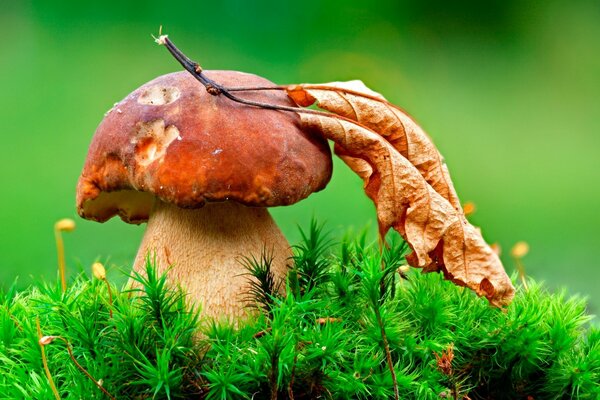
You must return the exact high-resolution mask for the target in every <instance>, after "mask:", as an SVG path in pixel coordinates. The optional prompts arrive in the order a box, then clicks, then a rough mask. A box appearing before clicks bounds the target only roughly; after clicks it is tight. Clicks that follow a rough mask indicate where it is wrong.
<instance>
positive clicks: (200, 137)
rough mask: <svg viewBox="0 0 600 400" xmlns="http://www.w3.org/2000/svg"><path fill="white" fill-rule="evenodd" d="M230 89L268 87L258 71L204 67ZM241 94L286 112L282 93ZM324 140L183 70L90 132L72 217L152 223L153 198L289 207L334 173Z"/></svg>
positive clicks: (292, 119) (129, 100) (149, 86)
mask: <svg viewBox="0 0 600 400" xmlns="http://www.w3.org/2000/svg"><path fill="white" fill-rule="evenodd" d="M205 74H206V75H207V76H208V77H209V78H211V79H213V80H214V81H216V82H218V83H220V84H222V85H224V86H228V87H235V86H268V85H272V83H271V82H269V81H267V80H265V79H263V78H260V77H258V76H256V75H251V74H246V73H241V72H234V71H205ZM238 95H239V96H240V97H244V98H247V99H250V100H254V101H260V102H264V103H270V104H278V105H285V106H292V105H293V104H292V102H291V101H290V100H289V99H288V98H287V95H286V94H285V93H283V92H281V91H278V90H273V91H254V92H238ZM331 168H332V166H331V153H330V150H329V147H328V145H327V143H326V142H325V140H324V139H322V138H319V137H316V136H314V135H312V134H311V133H310V132H309V131H304V130H302V129H301V128H300V123H299V118H298V116H297V115H296V114H295V113H293V112H286V111H275V110H267V109H261V108H256V107H252V106H247V105H243V104H240V103H236V102H233V101H231V100H229V99H227V98H225V97H224V96H222V95H220V96H212V95H210V94H208V93H207V92H206V89H205V88H204V86H202V85H201V84H200V83H199V82H198V81H197V80H196V79H194V78H193V77H192V76H191V75H190V74H188V73H187V72H178V73H172V74H168V75H164V76H161V77H158V78H156V79H154V80H152V81H150V82H148V83H146V84H145V85H143V86H142V87H140V88H139V89H137V90H136V91H134V92H133V93H131V94H130V95H128V96H127V97H126V98H125V99H123V100H122V101H121V102H120V103H118V104H116V105H115V106H114V107H113V108H112V109H111V110H110V111H109V112H108V113H107V115H106V116H105V118H104V120H103V121H102V122H101V124H100V126H99V127H98V129H97V130H96V133H95V135H94V138H93V139H92V143H91V145H90V149H89V152H88V156H87V159H86V162H85V165H84V167H83V172H82V173H81V176H80V178H79V182H78V184H77V211H78V212H79V215H81V216H82V217H84V218H87V219H92V220H96V221H106V220H107V219H109V218H111V217H113V216H114V215H119V216H120V217H121V218H122V219H123V220H124V221H126V222H130V223H140V222H144V221H146V220H147V219H148V216H149V213H150V210H151V208H152V204H153V201H154V197H155V196H156V197H158V198H160V199H161V200H163V201H165V202H169V203H173V204H176V205H177V206H179V207H183V208H197V207H202V206H203V205H204V203H205V202H207V201H225V200H233V201H237V202H239V203H242V204H245V205H248V206H257V207H270V206H278V205H288V204H293V203H295V202H297V201H299V200H301V199H303V198H305V197H307V196H308V195H309V194H311V193H312V192H315V191H318V190H321V189H323V188H324V187H325V186H326V185H327V183H328V182H329V179H330V177H331Z"/></svg>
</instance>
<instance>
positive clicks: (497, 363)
mask: <svg viewBox="0 0 600 400" xmlns="http://www.w3.org/2000/svg"><path fill="white" fill-rule="evenodd" d="M322 236H323V235H322V229H321V228H320V227H319V226H317V225H316V224H312V225H311V227H310V229H309V231H308V232H306V233H303V234H302V237H303V241H302V242H301V243H300V244H299V245H298V246H295V256H294V259H293V263H294V266H293V268H292V270H291V272H290V278H289V279H288V282H287V283H286V285H287V293H288V295H287V296H285V297H278V296H275V295H274V293H277V291H276V290H274V289H275V288H276V285H277V284H279V283H278V282H273V279H272V276H271V275H270V271H269V268H268V267H269V257H268V256H267V255H265V254H262V255H257V256H256V258H253V257H250V258H247V259H246V260H245V264H246V266H247V268H248V271H249V274H251V275H254V276H256V277H257V278H258V282H257V283H256V284H255V285H253V286H252V291H251V293H250V294H249V297H248V300H249V305H255V306H256V308H257V310H258V313H259V314H258V315H257V316H256V318H254V319H251V320H248V321H246V322H244V323H242V324H240V326H238V327H237V328H234V327H233V326H231V325H229V324H227V323H222V322H216V321H206V320H203V319H202V318H200V313H198V312H197V311H195V310H191V309H190V308H189V307H188V306H187V305H186V302H185V297H184V295H183V293H181V291H180V290H178V289H177V288H174V287H172V286H169V284H168V282H167V280H166V278H165V277H164V276H157V275H156V272H155V269H154V268H153V265H152V263H150V262H149V263H148V266H147V276H146V277H142V276H137V277H136V279H137V280H138V281H139V282H140V290H139V292H138V293H132V292H127V291H123V290H118V289H117V288H116V287H114V286H111V291H112V295H113V302H112V305H111V304H110V303H109V298H108V291H107V287H106V285H105V284H104V282H102V281H98V280H95V279H89V278H88V277H86V276H83V275H81V276H79V277H78V278H77V279H75V280H74V281H73V282H71V283H70V285H69V288H68V290H67V291H66V292H65V293H62V291H61V290H60V286H59V285H58V284H56V283H52V284H50V283H45V282H42V283H39V284H37V285H34V286H32V287H30V288H29V289H27V290H25V291H21V292H18V291H16V290H14V289H9V290H8V291H5V292H2V293H0V398H10V399H20V398H35V399H54V398H55V397H54V395H53V393H52V391H51V389H50V386H49V384H48V379H47V377H46V375H45V373H44V369H43V365H42V359H41V353H40V346H39V344H38V335H37V331H36V318H39V321H40V324H41V327H42V331H43V334H44V335H59V336H61V337H64V338H65V339H67V341H68V342H69V343H70V345H71V347H72V351H73V355H74V357H75V359H76V360H77V361H78V363H79V364H81V365H82V366H83V367H84V368H85V369H86V370H87V371H88V372H89V373H90V374H91V375H92V376H93V377H94V378H95V379H96V380H99V381H100V380H101V382H102V387H103V388H105V389H106V390H107V391H108V392H109V393H111V394H112V395H113V396H115V397H117V398H133V399H145V398H156V399H165V398H166V399H183V398H207V399H229V398H246V399H250V398H255V399H258V398H267V399H268V398H280V399H284V398H290V397H292V396H293V397H294V398H295V399H306V398H315V397H318V396H322V397H324V398H339V399H345V398H363V399H374V398H375V399H385V398H393V397H394V387H396V388H397V390H398V393H399V396H400V398H404V399H410V398H414V399H428V398H431V399H438V398H441V397H447V398H466V397H465V396H468V398H470V399H473V400H474V399H489V398H494V399H503V398H506V399H515V398H528V396H531V397H532V398H535V399H536V400H537V399H570V398H580V399H597V398H598V396H600V383H599V382H600V332H599V331H598V329H596V328H593V327H590V323H589V322H590V320H591V318H592V317H591V316H589V315H587V314H586V310H585V301H584V300H583V299H580V298H576V297H568V296H567V295H566V294H565V293H564V292H559V293H549V292H548V291H547V290H546V289H544V287H543V285H542V284H539V283H536V282H534V281H531V280H530V281H529V290H528V291H524V290H523V289H521V288H520V289H519V290H518V292H517V295H516V297H515V300H514V302H513V304H512V305H511V306H510V307H508V309H507V310H505V311H502V310H498V309H495V308H491V307H490V306H489V305H488V304H487V302H486V301H485V300H483V299H481V298H478V297H476V296H474V295H473V294H472V293H471V292H470V291H468V290H466V289H464V288H459V287H456V286H454V285H453V284H451V283H449V282H447V281H444V280H442V279H441V276H440V275H439V274H421V273H420V272H419V271H412V272H410V273H408V275H407V276H402V275H400V274H399V273H398V272H397V271H398V267H399V266H400V265H402V264H404V255H405V254H406V252H407V250H408V249H407V246H406V245H405V244H404V243H403V242H402V241H401V240H398V239H397V238H396V239H393V240H392V241H391V243H392V245H391V246H390V248H389V249H388V250H386V251H384V252H383V254H380V253H379V251H378V250H377V247H373V246H368V245H366V244H365V241H364V237H363V239H361V238H359V239H358V240H355V241H350V240H343V241H342V243H341V245H339V246H332V245H331V242H330V241H328V240H324V239H323V238H322ZM334 247H335V248H334ZM109 310H112V314H113V315H112V317H111V316H110V313H109ZM198 332H202V334H203V339H201V340H196V339H195V338H197V337H198ZM45 350H46V354H47V357H48V367H49V370H50V371H51V374H52V377H53V380H54V382H55V383H56V385H57V387H58V390H59V392H60V395H61V397H62V398H64V399H80V398H105V395H104V394H103V393H102V392H101V391H100V390H99V389H98V388H97V387H96V385H95V383H94V382H92V380H90V379H89V378H87V377H86V376H85V375H84V374H83V373H82V371H80V370H79V369H78V368H77V366H76V365H75V364H74V363H73V361H72V360H71V358H70V357H69V354H68V351H67V349H66V344H65V343H63V342H62V341H59V340H55V341H54V342H52V343H51V344H49V345H47V346H46V347H45ZM444 360H446V361H450V362H449V364H447V365H445V366H444V363H443V361H444ZM390 363H391V365H392V367H393V372H394V375H395V377H393V376H392V373H391V368H390Z"/></svg>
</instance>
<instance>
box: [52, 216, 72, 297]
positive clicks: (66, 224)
mask: <svg viewBox="0 0 600 400" xmlns="http://www.w3.org/2000/svg"><path fill="white" fill-rule="evenodd" d="M73 230H75V221H73V220H72V219H70V218H63V219H61V220H58V221H56V223H55V224H54V237H55V239H56V253H57V255H58V273H59V275H60V285H61V288H62V291H63V292H64V291H65V290H67V279H66V266H65V245H64V243H63V239H62V235H61V232H71V231H73Z"/></svg>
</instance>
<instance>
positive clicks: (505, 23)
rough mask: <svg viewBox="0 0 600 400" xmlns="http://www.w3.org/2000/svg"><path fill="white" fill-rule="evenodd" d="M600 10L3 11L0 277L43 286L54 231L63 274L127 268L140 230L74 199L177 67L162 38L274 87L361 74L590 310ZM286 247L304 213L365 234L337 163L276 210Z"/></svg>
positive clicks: (368, 209)
mask: <svg viewBox="0 0 600 400" xmlns="http://www.w3.org/2000/svg"><path fill="white" fill-rule="evenodd" d="M599 21H600V3H598V1H587V2H586V1H574V2H562V1H553V0H550V1H546V2H538V1H533V0H525V1H516V0H508V1H506V0H492V1H486V2H481V1H475V0H468V1H459V2H444V1H439V0H428V1H419V0H406V1H391V0H390V1H379V2H376V1H374V2H362V1H343V2H342V1H328V2H321V1H317V0H305V1H302V2H275V1H233V0H232V1H222V2H203V1H194V2H193V1H188V2H165V1H144V2H132V1H116V0H107V1H103V2H82V1H60V2H45V1H39V2H35V1H23V0H16V1H10V2H9V1H7V0H2V5H1V8H0V26H1V27H2V32H3V35H2V40H0V89H1V93H2V95H0V113H1V114H0V115H1V116H2V122H3V124H2V127H1V128H0V130H1V138H2V142H1V145H0V160H1V161H0V162H1V163H2V164H1V168H0V182H1V183H2V193H1V196H0V228H1V229H0V235H1V236H0V251H1V259H0V260H1V262H0V265H1V266H0V282H2V284H3V285H7V284H9V283H11V282H12V281H13V280H14V278H15V277H16V276H17V275H19V276H20V278H19V282H20V284H21V285H25V284H27V283H28V282H31V277H40V276H45V277H50V278H54V276H55V269H56V267H55V266H56V254H55V253H56V250H55V247H54V238H53V231H52V228H53V224H54V222H55V221H56V220H57V219H59V218H62V217H71V218H74V219H75V220H76V221H77V224H78V227H77V230H76V231H74V232H72V233H68V234H65V244H66V251H67V260H68V264H69V266H70V269H71V271H74V270H77V269H78V268H84V269H86V270H87V269H88V268H89V266H90V264H91V263H92V262H93V261H94V260H96V259H100V260H102V261H104V262H107V263H108V264H109V265H110V266H113V269H112V271H113V272H112V274H113V275H114V276H117V275H118V273H117V272H116V270H117V269H118V268H123V269H126V268H127V266H128V265H129V263H130V262H131V260H132V259H133V257H134V255H135V252H136V249H137V245H138V243H139V240H140V237H141V235H142V233H143V229H144V228H143V226H141V227H137V226H131V225H126V224H124V223H122V222H121V221H119V220H112V221H109V222H108V223H106V224H104V225H100V224H97V223H93V222H88V221H83V220H81V219H79V218H78V217H77V216H76V214H75V210H74V201H75V200H74V190H75V184H76V181H77V177H78V175H79V172H80V170H81V167H82V165H83V161H84V157H85V155H86V152H87V146H88V144H89V142H90V139H91V137H92V134H93V132H94V130H95V127H96V126H97V124H98V123H99V122H100V120H101V119H102V117H103V114H104V112H105V111H107V110H108V109H109V108H111V106H112V104H113V103H115V102H116V101H118V100H120V99H121V98H123V97H124V96H125V95H127V94H128V93H129V92H130V91H132V90H133V89H135V88H136V87H138V86H140V85H141V84H142V83H144V82H146V81H148V80H150V79H152V78H154V77H155V76H157V75H160V74H163V73H167V72H170V71H174V70H178V69H179V66H178V65H177V64H176V62H175V61H174V60H173V59H172V58H171V57H170V56H169V55H168V54H167V52H166V50H165V49H163V48H160V47H158V46H157V45H155V44H154V42H153V41H152V39H151V37H150V34H156V33H157V32H158V27H159V25H161V24H162V25H163V26H164V32H165V33H168V34H169V35H170V37H171V38H172V39H173V40H174V42H175V43H177V45H178V46H180V48H181V49H183V50H184V51H185V52H186V53H188V55H189V56H190V57H191V58H193V59H196V60H198V61H200V62H201V63H202V65H203V66H204V67H205V68H207V69H236V70H241V71H246V72H253V73H256V74H259V75H262V76H265V77H267V78H269V79H271V80H272V81H274V82H277V83H282V84H283V83H299V82H327V81H333V80H347V79H356V78H359V79H362V80H363V81H364V82H365V83H366V84H367V85H368V86H370V87H371V88H373V89H374V90H377V91H379V92H381V93H383V94H384V95H385V96H387V98H388V99H390V100H391V101H392V102H394V103H396V104H398V105H400V106H401V107H403V108H404V109H406V110H408V111H409V113H411V114H412V115H413V116H414V117H415V118H416V120H417V121H419V122H420V123H421V124H422V125H423V126H424V128H425V129H426V130H427V131H428V132H429V134H430V135H431V136H432V137H433V139H434V141H435V143H436V144H437V146H438V147H439V149H440V151H441V152H442V154H443V155H444V156H445V158H446V160H447V162H448V165H449V167H450V172H451V174H452V177H453V179H454V182H455V184H456V187H457V190H458V193H459V195H460V196H461V199H462V201H463V202H465V201H473V202H474V203H475V204H476V205H477V212H476V214H475V215H474V216H473V217H471V220H472V221H473V222H474V223H475V224H476V225H479V226H481V227H482V229H483V231H484V235H485V237H486V238H487V240H488V241H489V242H498V243H500V245H501V247H502V249H503V250H504V252H503V260H504V262H505V265H506V268H507V270H508V271H509V272H510V271H513V270H514V263H513V262H512V261H511V260H510V257H509V256H508V253H509V250H510V248H511V247H512V245H513V244H514V243H515V242H516V241H519V240H526V241H527V242H529V244H530V245H531V252H530V254H529V255H528V256H527V257H526V258H525V259H524V262H525V265H526V267H527V271H528V273H529V274H530V275H532V276H534V277H535V278H538V279H542V280H545V281H546V282H547V283H549V284H550V285H551V286H552V287H562V286H566V287H568V288H569V290H570V292H571V293H581V294H583V295H586V296H589V297H590V298H591V301H592V305H591V311H592V312H598V310H600V290H599V281H600V261H598V257H597V256H596V252H597V251H598V247H599V244H600V243H599V241H600V240H599V239H600V212H598V210H599V208H600V179H599V178H600V22H599ZM273 214H274V216H275V218H276V219H277V221H278V222H279V223H280V226H281V227H282V229H283V230H284V232H285V233H286V235H287V236H288V238H289V239H290V240H291V241H292V243H293V242H294V241H296V240H297V239H298V236H299V235H298V231H297V225H298V224H300V225H301V226H304V227H306V226H307V224H308V220H309V219H310V218H311V217H312V216H315V217H316V218H317V219H318V220H319V221H326V222H327V227H328V228H329V229H331V230H333V232H334V233H335V234H339V235H341V234H343V233H344V232H346V231H347V230H348V229H354V230H355V231H357V230H360V229H362V228H363V227H365V226H367V225H369V224H370V226H371V231H372V232H373V233H374V232H375V229H374V228H375V224H376V223H375V213H374V209H373V206H372V205H371V204H369V201H368V200H367V198H366V197H365V196H364V194H363V193H362V186H361V182H360V180H359V179H358V178H357V177H356V176H353V175H352V173H350V172H349V170H348V169H347V168H346V167H345V166H344V165H343V164H341V163H339V162H338V163H336V165H335V172H334V177H333V180H332V182H331V184H330V185H329V187H328V188H327V189H326V190H325V191H323V192H321V193H318V194H316V195H313V196H311V197H310V198H309V199H307V200H306V201H304V202H302V203H299V204H297V205H294V206H290V207H283V208H278V209H275V210H273Z"/></svg>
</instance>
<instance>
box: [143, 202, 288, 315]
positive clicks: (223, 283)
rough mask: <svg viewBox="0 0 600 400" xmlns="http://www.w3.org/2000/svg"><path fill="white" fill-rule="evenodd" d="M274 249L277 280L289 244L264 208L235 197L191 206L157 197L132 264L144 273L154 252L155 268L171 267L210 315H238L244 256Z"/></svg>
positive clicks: (242, 307)
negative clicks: (180, 206) (185, 207)
mask: <svg viewBox="0 0 600 400" xmlns="http://www.w3.org/2000/svg"><path fill="white" fill-rule="evenodd" d="M263 249H264V250H266V251H267V254H269V253H271V252H272V254H273V257H274V259H273V264H272V266H271V268H272V272H273V274H274V276H275V281H276V282H278V281H279V280H281V279H285V276H286V273H287V270H288V267H287V264H288V263H289V262H290V261H289V257H290V256H291V250H290V246H289V244H288V242H287V240H286V239H285V237H284V236H283V234H282V233H281V231H280V230H279V228H278V227H277V225H276V224H275V222H274V221H273V219H272V218H271V215H270V214H269V212H268V211H267V209H266V208H258V207H246V206H243V205H240V204H238V203H234V202H222V203H208V204H206V205H205V206H204V207H202V208H199V209H194V210H189V209H182V208H179V207H176V206H174V205H170V204H167V203H163V202H161V201H157V202H156V204H155V206H154V210H153V212H152V214H151V215H150V219H149V220H148V227H147V228H146V233H145V234H144V238H143V240H142V244H141V245H140V248H139V250H138V254H137V256H136V258H135V263H134V269H135V271H137V272H140V273H143V272H144V270H145V264H146V258H147V256H148V255H150V257H156V261H157V267H158V271H159V272H163V271H165V270H167V269H169V267H170V269H169V272H168V277H169V279H170V280H171V282H177V283H179V284H181V286H182V287H183V288H184V290H185V291H186V292H187V293H188V299H189V300H190V301H192V302H194V303H195V304H196V305H198V306H200V307H201V309H202V315H204V316H207V317H211V318H222V317H227V318H230V319H231V318H234V319H237V318H240V317H244V316H246V315H248V313H251V312H252V311H251V310H250V309H248V308H247V305H248V304H247V299H248V288H249V285H248V282H249V279H250V276H249V275H245V274H246V273H247V272H248V271H246V269H245V268H244V267H243V265H242V264H241V263H240V260H241V258H242V257H244V256H246V257H251V256H255V257H256V258H257V259H258V258H259V257H260V255H261V252H262V251H263Z"/></svg>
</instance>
